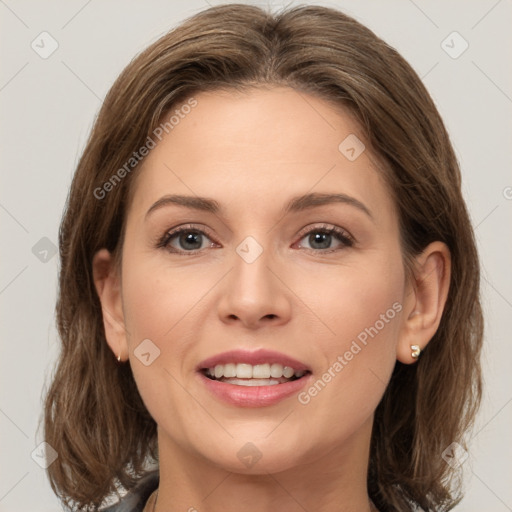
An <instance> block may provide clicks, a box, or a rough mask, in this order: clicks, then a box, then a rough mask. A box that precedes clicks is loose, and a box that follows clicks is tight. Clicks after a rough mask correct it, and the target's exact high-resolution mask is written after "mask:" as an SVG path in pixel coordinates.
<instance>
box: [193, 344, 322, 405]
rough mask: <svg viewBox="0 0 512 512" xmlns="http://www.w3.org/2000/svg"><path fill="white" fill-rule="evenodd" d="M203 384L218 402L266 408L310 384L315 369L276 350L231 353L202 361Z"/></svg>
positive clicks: (200, 380)
mask: <svg viewBox="0 0 512 512" xmlns="http://www.w3.org/2000/svg"><path fill="white" fill-rule="evenodd" d="M196 370H197V375H198V376H199V377H200V379H199V382H200V383H201V385H203V386H205V389H206V390H207V392H209V393H211V394H212V395H213V396H214V397H215V398H217V399H218V400H220V401H222V402H224V403H227V404H229V405H231V406H236V407H266V406H270V405H275V404H278V403H279V402H281V401H282V400H285V399H287V398H290V397H292V396H293V395H295V394H297V393H299V392H300V390H301V389H302V388H304V387H306V386H307V385H308V383H310V381H311V379H312V378H313V376H312V371H311V368H309V367H308V366H306V365H305V364H304V363H302V362H300V361H298V360H297V359H294V358H293V357H290V356H287V355H286V354H281V353H279V352H275V351H273V350H267V349H262V348H260V349H258V350H252V351H250V350H231V351H229V352H224V353H222V354H217V355H216V356H213V357H210V358H208V359H206V360H204V361H202V362H201V363H200V364H199V365H198V366H197V367H196Z"/></svg>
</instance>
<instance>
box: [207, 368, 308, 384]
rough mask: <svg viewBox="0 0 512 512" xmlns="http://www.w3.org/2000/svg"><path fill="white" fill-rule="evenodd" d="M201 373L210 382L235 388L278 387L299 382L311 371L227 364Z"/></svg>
mask: <svg viewBox="0 0 512 512" xmlns="http://www.w3.org/2000/svg"><path fill="white" fill-rule="evenodd" d="M200 371H201V373H202V374H203V375H204V376H205V377H206V378H208V379H210V380H215V381H218V382H224V383H226V384H232V385H235V386H276V385H279V384H285V383H287V382H293V381H295V380H299V379H301V378H303V377H304V376H306V375H308V374H310V373H311V372H310V371H309V370H303V369H295V368H293V367H291V366H284V365H282V364H279V363H263V364H255V365H252V364H247V363H226V364H217V365H215V366H211V367H208V368H202V369H201V370H200Z"/></svg>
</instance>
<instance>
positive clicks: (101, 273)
mask: <svg viewBox="0 0 512 512" xmlns="http://www.w3.org/2000/svg"><path fill="white" fill-rule="evenodd" d="M92 268H93V279H94V285H95V287H96V291H97V292H98V297H99V299H100V302H101V310H102V313H103V325H104V327H105V336H106V338H107V343H108V344H109V346H110V348H111V350H112V352H113V353H114V355H115V357H116V358H120V361H126V360H127V359H128V340H127V338H126V329H125V323H124V314H123V305H122V300H121V283H120V278H119V275H118V271H117V269H116V268H115V266H114V260H113V257H112V255H111V254H110V252H109V251H107V249H101V250H100V251H98V252H97V253H96V254H95V255H94V258H93V263H92Z"/></svg>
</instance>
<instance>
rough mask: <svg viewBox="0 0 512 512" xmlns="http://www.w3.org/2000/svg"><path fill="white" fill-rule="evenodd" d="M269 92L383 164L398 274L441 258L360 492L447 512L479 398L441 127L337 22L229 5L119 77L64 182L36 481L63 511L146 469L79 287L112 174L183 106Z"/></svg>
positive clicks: (448, 152) (387, 65) (354, 33)
mask: <svg viewBox="0 0 512 512" xmlns="http://www.w3.org/2000/svg"><path fill="white" fill-rule="evenodd" d="M272 86H288V87H292V88H294V89H295V90H297V91H298V92H302V93H306V94H312V95H315V96H316V97H318V98H321V99H324V100H326V101H328V102H330V104H332V105H333V108H336V106H342V107H344V108H345V109H348V110H349V111H350V112H351V113H352V114H353V115H354V116H355V118H356V120H357V121H358V122H359V124H360V126H361V129H362V131H363V133H364V135H365V137H366V138H367V140H368V142H369V144H370V146H371V150H372V153H373V155H374V156H376V157H377V159H378V160H379V161H380V162H383V165H382V166H381V169H380V171H381V172H382V174H383V176H384V178H385V180H386V182H387V183H388V184H389V186H390V190H391V193H392V195H393V200H394V202H395V204H396V208H397V211H398V215H399V224H400V235H401V244H402V254H403V260H404V265H405V267H406V269H409V270H410V269H411V265H412V261H413V260H412V259H413V257H414V256H415V255H417V254H419V253H420V252H421V251H422V250H423V249H424V248H425V247H426V246H427V245H428V244H429V243H430V242H433V241H436V240H439V241H442V242H444V243H446V244H447V246H448V248H449V250H450V252H451V261H452V273H451V282H450V290H449V295H448V299H447V303H446V305H445V310H444V313H443V316H442V319H441V323H440V326H439V329H438V331H437V332H436V334H435V335H434V337H433V338H432V340H431V341H430V343H429V344H428V346H427V347H426V350H425V351H424V353H423V354H422V356H421V359H420V360H419V362H418V363H417V364H415V365H405V364H401V363H399V362H397V363H396V367H395V369H394V372H393V375H392V377H391V381H390V383H389V385H388V387H387V390H386V391H385V394H384V397H383V398H382V401H381V403H380V404H379V405H378V407H377V410H376V412H375V419H374V427H373V433H372V439H371V452H370V461H369V472H368V489H369V494H370V496H371V498H372V500H373V501H374V503H375V504H376V505H377V507H379V509H380V510H381V511H401V512H403V511H405V510H414V509H415V508H414V507H415V506H421V507H422V509H424V510H426V511H433V510H436V511H440V510H449V509H451V508H452V507H453V506H454V504H455V503H457V502H458V501H459V500H460V489H459V488H458V487H457V486H455V485H454V482H456V481H458V479H456V480H455V479H454V477H457V476H458V475H455V474H454V472H453V470H452V468H451V467H450V466H449V465H448V464H446V462H445V461H444V460H443V457H442V452H443V450H445V449H446V448H447V447H448V446H449V445H450V444H451V443H453V442H458V443H460V444H461V445H462V446H465V445H464V437H465V436H464V434H465V432H466V431H467V429H468V428H469V427H470V426H471V425H472V423H473V420H474V416H475V413H476V411H477V408H478V405H479V402H480V399H481V370H480V362H479V356H480V350H481V344H482V337H483V321H482V311H481V305H480V299H479V281H480V277H479V263H478V255H477V250H476V245H475V240H474V234H473V230H472V227H471V224H470V220H469V216H468V212H467V210H466V206H465V203H464V200H463V197H462V193H461V175H460V170H459V167H458V163H457V160H456V157H455V155H454V151H453V148H452V146H451V144H450V141H449V137H448V134H447V132H446V129H445V127H444V125H443V122H442V120H441V118H440V116H439V114H438V112H437V110H436V108H435V106H434V103H433V101H432V99H431V98H430V96H429V94H428V92H427V90H426V89H425V87H424V86H423V84H422V82H421V80H420V79H419V78H418V76H417V75H416V73H415V72H414V71H413V69H412V68H411V67H410V65H409V64H407V62H406V61H405V60H404V59H403V58H402V57H401V56H400V55H399V54H398V53H397V52H396V51H395V50H394V49H393V48H391V47H390V46H388V45H387V44H386V43H385V42H383V41H382V40H381V39H379V38H378V37H377V36H376V35H375V34H374V33H373V32H372V31H370V30H369V29H368V28H366V27H364V26H363V25H361V24H360V23H358V22H357V21H355V20H354V19H352V18H350V17H349V16H346V15H345V14H343V13H341V12H339V11H337V10H335V9H331V8H326V7H315V6H300V7H295V8H291V9H288V10H284V11H282V12H280V13H277V14H271V13H269V12H266V11H264V10H262V9H260V8H258V7H255V6H248V5H242V4H231V5H221V6H217V7H213V8H209V9H207V10H205V11H202V12H200V13H198V14H196V15H194V16H192V17H190V18H188V19H187V20H185V22H183V23H182V24H181V25H180V26H178V27H177V28H175V29H174V30H172V31H171V32H169V33H168V34H166V35H164V36H163V37H161V38H160V39H159V40H158V41H156V42H155V43H154V44H152V45H151V46H150V47H148V48H147V49H146V50H145V51H143V52H142V53H141V54H140V55H139V56H137V57H136V58H135V59H134V60H133V61H132V62H131V63H130V64H129V65H128V66H127V67H126V68H125V69H124V71H123V72H122V74H121V75H120V76H119V78H118V79H117V81H116V82H115V83H114V85H113V86H112V88H111V90H110V91H109V93H108V94H107V96H106V98H105V101H104V103H103V105H102V107H101V110H100V112H99V114H98V117H97V119H96V122H95V124H94V127H93V129H92V132H91V135H90V137H89V140H88V142H87V145H86V147H85V150H84V152H83V154H82V156H81V159H80V161H79V163H78V167H77V169H76V173H75V175H74V179H73V183H72V186H71V189H70V193H69V197H68V201H67V205H66V209H65V212H64V216H63V219H62V224H61V227H60V233H59V243H60V258H61V269H60V276H59V295H58V302H57V306H56V312H57V323H58V330H59V334H60V338H61V341H62V349H61V353H60V358H59V361H58V366H57V368H56V371H55V374H54V376H53V380H52V383H51V386H50V388H49V390H48V394H47V397H46V403H45V421H44V426H45V438H46V441H47V442H48V443H50V445H52V446H53V448H54V449H55V450H56V451H57V452H58V454H59V457H58V458H57V460H56V461H55V462H54V463H53V464H52V465H51V466H50V467H49V468H48V474H49V478H50V482H51V485H52V488H53V490H54V491H55V492H56V493H57V494H58V495H59V496H60V498H61V500H62V501H63V502H64V503H65V504H66V505H67V506H68V507H70V508H71V507H72V508H74V509H75V510H93V509H95V508H96V507H97V506H98V505H99V504H100V503H101V502H102V501H103V500H104V499H105V498H106V497H107V496H109V495H111V494H112V493H114V492H115V491H116V489H117V488H119V486H122V487H123V488H124V489H131V488H132V487H133V486H134V485H135V483H136V482H137V479H138V478H140V476H141V475H142V474H143V473H144V471H146V470H147V462H148V461H156V460H157V457H158V455H157V439H156V424H155V422H154V420H153V419H152V418H151V416H150V415H149V413H148V411H147V410H146V408H145V406H144V404H143V402H142V400H141V398H140V395H139V393H138V390H137V387H136V385H135V382H134V379H133V376H132V372H131V369H130V366H129V365H118V364H117V363H116V360H115V357H113V355H112V352H111V350H110V348H109V347H108V345H107V343H106V340H105V332H104V327H103V322H102V313H101V308H100V303H99V299H98V296H97V294H96V291H95V287H94V283H93V279H92V260H93V256H94V254H95V253H96V251H98V250H99V249H101V248H107V249H108V250H109V251H111V252H113V253H114V255H116V256H117V257H118V256H119V255H120V252H121V249H122V244H123V232H124V225H125V219H126V209H127V205H128V204H129V197H130V190H132V189H133V186H132V185H131V184H132V181H133V179H134V176H135V175H136V170H137V167H138V164H139V162H132V164H134V165H131V164H130V166H129V167H126V162H130V159H131V158H132V157H133V154H134V152H137V150H138V149H139V148H141V147H142V146H144V145H145V144H146V143H147V141H148V137H149V136H150V135H151V134H153V133H154V130H155V129H156V128H157V127H158V126H159V125H160V124H161V123H162V122H163V120H164V119H165V118H166V116H168V115H169V114H170V113H171V111H172V109H173V108H176V107H177V106H178V105H180V103H183V102H185V100H186V99H187V98H190V97H191V96H192V95H193V94H196V93H199V92H201V91H213V90H220V89H224V90H232V91H235V90H236V91H248V90H250V89H251V88H253V87H272ZM123 168H124V171H125V172H122V171H121V169H123ZM114 178H115V179H114ZM118 178H119V179H118ZM107 192H108V193H107Z"/></svg>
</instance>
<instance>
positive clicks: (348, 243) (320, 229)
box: [156, 224, 355, 256]
mask: <svg viewBox="0 0 512 512" xmlns="http://www.w3.org/2000/svg"><path fill="white" fill-rule="evenodd" d="M182 233H196V234H200V235H205V236H206V237H207V238H209V239H212V238H213V236H212V235H211V233H210V231H209V230H208V229H205V228H198V227H196V226H194V225H193V224H189V225H186V226H180V227H178V228H176V229H173V230H171V231H168V232H167V233H165V234H164V236H163V237H162V238H161V239H160V240H159V241H158V242H157V244H156V247H157V248H158V249H165V250H167V251H168V252H170V253H172V254H177V255H178V256H189V255H195V254H198V253H200V252H201V251H202V250H204V249H195V250H193V251H184V250H176V249H175V248H173V247H171V246H170V245H169V244H170V242H171V241H172V240H173V239H174V238H175V237H177V236H179V235H180V234H182ZM312 233H322V234H324V235H334V238H335V239H337V240H338V241H339V242H341V244H342V247H339V248H335V249H312V248H308V247H306V248H305V249H306V250H307V251H308V252H313V253H315V254H316V255H324V254H329V253H332V252H337V251H340V250H342V249H343V248H347V247H352V246H353V245H354V243H355V240H354V238H353V237H352V236H351V235H349V234H348V233H347V232H346V231H345V230H343V229H341V228H338V227H336V226H332V225H326V224H324V225H321V226H314V227H313V228H309V229H306V230H305V231H301V233H300V234H299V237H300V238H299V240H302V239H303V238H304V237H306V236H308V235H310V234H312Z"/></svg>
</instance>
